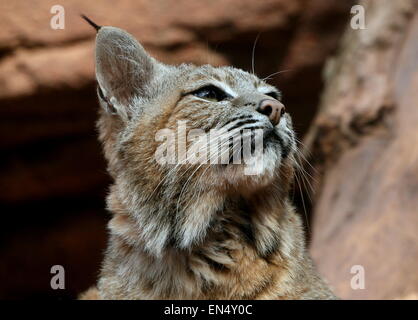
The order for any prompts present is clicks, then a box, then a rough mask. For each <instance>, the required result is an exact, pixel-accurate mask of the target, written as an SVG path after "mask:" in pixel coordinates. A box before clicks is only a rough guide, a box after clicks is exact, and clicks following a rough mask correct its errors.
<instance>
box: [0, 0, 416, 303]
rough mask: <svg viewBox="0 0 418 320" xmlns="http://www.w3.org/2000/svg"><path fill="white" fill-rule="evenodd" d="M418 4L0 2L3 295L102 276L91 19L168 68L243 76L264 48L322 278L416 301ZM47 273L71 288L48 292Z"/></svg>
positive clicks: (70, 292)
mask: <svg viewBox="0 0 418 320" xmlns="http://www.w3.org/2000/svg"><path fill="white" fill-rule="evenodd" d="M416 2H417V1H414V0H399V1H391V0H365V1H360V4H361V5H362V6H363V8H364V9H365V19H366V20H365V26H366V29H356V28H355V26H354V28H353V27H352V25H351V24H350V21H352V19H353V16H354V13H351V11H350V10H351V8H352V6H353V5H355V4H357V2H355V1H351V0H258V1H253V0H239V1H238V0H213V1H190V0H176V1H174V0H156V1H144V0H120V1H118V2H114V1H110V0H109V1H107V0H102V1H95V2H93V1H89V2H87V1H81V0H66V1H62V2H61V3H58V1H57V0H53V1H49V0H43V1H41V0H33V1H23V0H17V1H6V0H1V1H0V150H1V158H0V211H1V232H0V298H1V299H45V298H46V299H73V298H76V297H77V295H78V294H79V293H80V292H82V291H83V290H85V289H87V288H88V287H89V286H91V285H93V284H94V283H95V281H96V279H97V276H98V273H99V268H100V263H101V259H102V256H103V250H104V248H105V245H106V237H107V236H106V222H107V220H108V219H109V214H108V213H107V212H106V211H105V209H104V208H105V200H104V199H105V195H106V193H107V188H108V185H109V183H110V180H109V177H108V176H107V174H106V168H105V163H104V160H103V157H102V154H101V150H100V145H99V143H98V142H97V139H96V135H97V134H96V130H95V120H96V115H97V109H98V103H97V99H96V94H95V79H94V59H93V56H94V37H95V32H94V30H93V29H92V28H91V27H90V26H88V25H87V24H86V23H85V22H84V21H83V20H82V19H81V18H80V16H79V14H80V13H84V14H86V15H87V16H89V17H90V18H91V19H93V20H94V21H95V22H97V23H98V24H100V25H112V26H117V27H120V28H123V29H126V30H127V31H129V32H130V33H132V34H133V35H135V36H136V37H137V39H139V40H140V41H141V43H142V44H143V45H144V47H145V48H146V49H147V50H148V51H149V52H150V53H151V54H152V55H154V56H155V57H156V58H158V59H160V60H161V61H163V62H166V63H181V62H193V63H196V64H205V63H211V64H214V65H233V66H235V67H239V68H242V69H244V70H247V71H250V70H251V57H252V50H253V47H254V44H255V42H256V39H257V37H258V41H257V43H256V46H255V55H254V61H255V72H256V74H257V75H258V76H260V77H262V78H264V77H267V76H269V75H270V74H273V73H276V72H278V71H280V73H279V74H277V75H274V76H272V77H271V79H270V80H269V82H270V83H271V84H273V85H276V86H277V87H278V88H279V89H280V90H282V91H283V95H284V104H285V105H286V108H287V110H288V111H289V112H290V114H291V115H292V117H293V121H294V126H295V129H296V132H297V134H298V137H299V139H300V140H302V141H303V145H304V146H305V149H304V152H305V157H306V161H305V160H302V163H303V164H304V167H305V168H304V169H305V171H306V174H305V176H306V177H305V178H306V182H305V183H301V188H300V189H299V187H298V185H295V191H294V194H293V195H292V197H293V199H294V202H295V205H296V206H297V207H298V208H299V211H300V212H301V214H302V215H306V217H307V219H308V221H307V225H306V228H307V229H308V240H309V244H310V251H311V253H312V255H313V258H314V260H315V262H316V264H317V265H318V268H319V270H320V272H321V273H322V274H323V275H324V277H325V278H326V279H327V280H328V281H329V283H330V284H331V286H332V287H333V289H334V290H335V292H336V293H337V295H339V296H340V297H342V298H347V299H418V272H417V270H418V232H417V231H418V130H417V125H418V108H417V101H418V90H417V89H418V42H417V41H416V39H418V15H417V8H416ZM57 4H58V5H61V6H63V7H64V9H65V28H64V29H63V30H60V29H58V30H54V29H52V28H51V26H50V23H51V18H52V17H53V16H54V14H53V13H51V8H52V7H53V6H54V5H57ZM301 147H302V145H301ZM307 161H309V162H310V164H308V162H307ZM300 178H301V177H300ZM53 265H62V266H64V268H65V271H66V283H65V284H66V288H65V290H52V289H51V287H50V279H51V276H52V275H51V274H50V269H51V267H52V266H53ZM353 266H361V267H362V268H363V269H364V272H365V288H363V289H357V290H356V289H353V287H352V285H351V280H352V278H353V276H355V275H356V273H351V272H352V271H353V269H352V268H353ZM356 270H357V269H356Z"/></svg>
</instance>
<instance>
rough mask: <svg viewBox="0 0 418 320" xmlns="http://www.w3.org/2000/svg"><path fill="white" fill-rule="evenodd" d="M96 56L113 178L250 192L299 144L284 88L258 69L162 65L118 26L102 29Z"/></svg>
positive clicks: (103, 133) (104, 133) (102, 122)
mask: <svg viewBox="0 0 418 320" xmlns="http://www.w3.org/2000/svg"><path fill="white" fill-rule="evenodd" d="M96 59H97V66H96V72H97V80H98V84H99V87H98V93H99V98H100V99H99V100H100V103H101V105H102V106H103V110H104V111H103V112H102V119H101V120H100V122H99V128H100V131H101V138H102V140H103V141H104V144H105V152H106V156H107V157H108V160H109V162H110V163H109V164H110V171H111V172H113V173H114V174H116V175H117V174H118V173H119V174H125V175H127V174H128V175H134V176H141V177H142V178H143V179H144V181H147V183H149V185H150V186H152V185H154V186H155V187H156V183H157V182H158V183H161V184H162V185H164V184H184V183H186V180H187V179H186V180H184V178H188V179H189V181H187V183H189V184H190V185H194V186H196V183H197V184H199V185H200V186H206V187H208V186H211V187H215V188H219V189H222V190H224V191H229V190H234V192H236V190H237V189H240V188H241V189H242V190H248V191H251V189H253V188H258V187H261V186H263V185H265V184H267V183H269V182H270V181H271V180H272V179H273V178H274V176H275V174H276V171H277V170H278V169H279V168H280V166H281V165H283V163H284V161H285V160H286V159H287V158H289V156H290V155H291V153H292V150H293V149H294V144H295V141H294V134H293V130H292V125H291V119H290V116H289V115H288V114H287V113H285V112H284V106H283V105H282V104H281V103H280V101H279V100H280V92H279V91H278V90H277V89H276V88H274V87H272V86H271V85H268V84H267V83H265V82H264V81H262V80H260V79H259V78H257V77H256V76H255V75H253V74H249V73H247V72H244V71H242V70H239V69H235V68H232V67H218V68H215V67H212V66H209V65H205V66H200V67H196V66H193V65H180V66H168V65H164V64H162V63H160V62H157V61H156V60H155V59H153V58H152V57H150V56H149V55H148V54H147V53H146V52H145V51H144V49H143V48H142V46H141V45H140V44H139V43H138V42H137V41H136V40H135V39H133V38H132V37H131V36H130V35H129V34H127V33H126V32H124V31H122V30H120V29H117V28H113V27H104V28H102V29H101V30H100V31H99V33H98V35H97V49H96ZM181 126H183V128H180V127H181ZM234 137H235V139H237V140H234ZM245 156H247V158H245ZM192 160H193V161H192ZM117 172H118V173H117ZM168 175H169V177H168ZM162 179H164V181H163V182H161V180H162ZM191 182H193V183H191Z"/></svg>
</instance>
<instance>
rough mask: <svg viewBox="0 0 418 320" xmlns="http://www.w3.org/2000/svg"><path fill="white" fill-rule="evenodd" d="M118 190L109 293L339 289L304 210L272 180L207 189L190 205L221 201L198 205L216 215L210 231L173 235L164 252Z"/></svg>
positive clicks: (147, 295) (267, 294)
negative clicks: (312, 252)
mask: <svg viewBox="0 0 418 320" xmlns="http://www.w3.org/2000/svg"><path fill="white" fill-rule="evenodd" d="M116 190H117V188H115V187H114V188H113V192H112V193H111V196H110V197H109V199H108V202H109V207H110V208H111V210H112V212H113V214H114V216H113V218H112V219H111V221H110V222H109V229H110V233H111V235H110V241H109V246H108V250H107V253H106V259H105V261H104V265H103V269H102V275H101V279H100V281H99V291H100V295H101V296H102V297H103V298H105V299H300V298H303V297H305V296H307V295H312V294H313V292H316V291H318V290H319V292H321V294H322V295H324V296H329V297H331V296H332V293H330V291H329V290H328V289H327V288H326V286H325V285H324V284H323V282H322V281H321V280H320V279H319V278H318V277H317V275H316V273H315V272H314V270H313V268H312V264H311V261H310V259H309V257H308V256H307V253H306V249H305V245H304V242H305V240H304V233H303V230H302V223H301V221H300V218H299V216H298V215H297V214H295V212H294V211H293V208H292V207H291V206H290V205H289V203H288V200H287V197H286V196H281V197H279V195H280V193H279V192H280V190H278V189H275V188H274V187H273V186H269V187H268V188H266V189H264V190H262V192H260V193H258V194H254V195H246V196H232V195H227V196H225V195H221V194H218V195H216V194H215V193H213V192H209V193H207V195H206V198H203V199H197V200H196V201H195V202H194V203H193V204H192V206H191V207H192V208H195V209H194V210H202V208H201V205H200V207H199V202H200V203H201V202H202V201H208V199H209V198H211V201H212V202H216V203H213V204H212V206H207V207H206V209H207V210H209V211H210V210H212V211H210V212H199V214H206V215H208V216H211V219H210V221H209V223H208V225H207V229H208V230H207V231H206V233H204V235H203V236H202V237H201V238H200V239H199V241H198V242H197V243H193V244H189V243H187V241H186V243H183V247H181V246H182V243H179V242H178V240H177V239H176V238H175V236H174V235H173V236H172V237H171V239H170V240H169V241H167V244H166V246H165V247H164V249H162V250H161V252H160V253H159V254H157V255H156V254H155V253H153V252H149V250H147V248H146V246H145V245H144V234H143V232H145V231H146V230H143V229H141V226H140V224H139V221H138V220H137V219H136V218H135V215H132V213H131V212H129V211H128V210H127V209H126V208H125V207H124V205H123V204H122V202H121V199H120V197H119V195H118V193H117V191H116ZM260 191H261V190H260ZM214 199H216V200H215V201H214ZM174 202H175V201H173V203H172V205H171V206H170V205H169V206H167V208H173V207H175V205H174ZM211 208H212V209H211ZM148 209H149V208H148ZM191 210H193V209H191ZM194 213H196V212H194ZM139 214H140V213H139ZM164 215H165V216H168V215H173V212H164ZM191 216H195V215H191ZM188 223H189V224H188V225H190V223H192V222H191V221H189V222H188ZM196 223H197V224H198V223H199V222H196ZM191 225H192V226H193V223H192V224H191ZM195 227H201V226H199V225H198V226H195ZM172 228H174V229H175V228H176V227H175V225H172ZM161 241H162V240H161ZM185 244H189V246H187V247H184V245H185ZM316 294H318V293H316Z"/></svg>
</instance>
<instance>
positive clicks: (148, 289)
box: [81, 27, 335, 299]
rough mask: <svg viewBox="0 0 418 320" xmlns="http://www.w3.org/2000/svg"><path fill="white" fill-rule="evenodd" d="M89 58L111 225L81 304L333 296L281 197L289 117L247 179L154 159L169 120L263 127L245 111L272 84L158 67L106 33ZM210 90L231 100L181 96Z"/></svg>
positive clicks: (214, 71)
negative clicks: (243, 121)
mask: <svg viewBox="0 0 418 320" xmlns="http://www.w3.org/2000/svg"><path fill="white" fill-rule="evenodd" d="M96 60H97V65H96V73H97V79H98V84H99V88H100V89H99V90H102V96H103V97H102V98H101V99H100V103H101V105H102V107H103V108H102V109H101V111H100V119H99V121H98V128H99V133H100V140H101V141H102V143H103V148H104V153H105V157H106V158H107V160H108V169H109V173H110V174H111V176H112V178H113V179H114V183H113V185H112V187H111V188H110V193H109V196H108V199H107V204H108V210H109V211H110V212H111V213H112V214H113V217H112V219H111V220H110V222H109V232H110V238H109V243H108V248H107V251H106V254H105V259H104V262H103V267H102V271H101V275H100V279H99V281H98V287H97V288H98V289H97V291H95V290H94V289H90V290H89V291H88V292H87V293H85V294H84V295H83V296H82V297H81V298H83V299H96V298H99V297H100V298H101V299H333V298H335V296H334V295H333V294H332V292H331V291H330V290H329V288H328V287H327V286H326V284H325V283H324V282H323V281H322V280H321V279H320V277H319V276H318V274H317V272H316V271H315V269H314V267H313V264H312V261H311V259H310V258H309V255H308V253H307V250H306V247H305V236H304V232H303V227H302V223H301V219H300V217H299V215H298V214H296V213H295V212H294V210H293V207H292V205H291V204H290V202H289V199H288V192H289V188H290V186H291V184H292V182H293V174H294V172H293V167H294V165H295V161H294V155H293V154H294V151H295V138H294V133H293V130H292V127H291V120H290V116H289V115H288V114H286V115H285V116H284V117H283V118H282V119H281V120H280V123H279V124H278V125H277V126H276V127H274V128H273V129H272V130H274V131H275V133H276V134H277V136H278V137H279V138H278V139H279V140H280V139H281V142H280V143H279V142H277V141H276V142H274V143H273V142H272V144H271V145H269V146H268V147H266V148H267V150H266V151H265V161H266V166H265V168H264V170H263V171H262V173H261V174H258V175H245V174H244V173H243V165H239V164H228V165H226V166H222V165H211V164H204V165H201V166H198V165H191V164H180V165H177V166H176V165H167V166H162V165H161V164H158V163H157V162H156V161H155V159H154V155H155V152H156V150H157V148H158V147H159V146H160V144H161V142H158V141H156V139H155V137H156V134H157V132H158V130H161V129H165V128H169V129H173V130H175V129H176V126H177V124H178V122H177V121H178V120H188V122H187V125H188V127H187V130H188V131H187V132H190V130H191V129H197V128H202V129H205V130H209V129H211V128H215V127H219V126H222V125H225V123H226V122H227V121H228V120H231V119H232V120H233V119H234V118H237V117H239V116H241V117H244V116H246V117H252V119H255V120H254V121H257V124H259V125H262V126H268V125H270V126H271V124H270V123H269V121H268V119H267V117H265V116H264V115H262V114H259V113H257V112H256V111H255V108H256V106H257V103H258V102H259V101H260V100H261V99H265V98H266V97H268V96H266V93H267V91H269V90H270V91H271V90H274V91H275V90H276V89H275V88H273V87H271V86H269V85H268V84H267V83H265V82H264V81H262V80H260V79H258V78H257V77H256V76H255V75H252V74H249V73H246V72H244V71H242V70H239V69H234V68H231V67H222V68H214V67H212V66H202V67H196V66H192V65H181V66H167V65H163V64H161V63H159V62H157V61H155V60H154V59H153V58H151V57H149V56H148V55H147V54H146V52H145V51H144V50H143V48H142V47H141V46H140V44H139V43H137V42H136V40H134V39H133V38H132V37H131V36H130V35H129V34H127V33H126V32H124V31H122V30H120V29H117V28H112V27H104V28H101V29H100V31H99V32H98V35H97V46H96ZM208 83H209V84H216V85H217V86H221V87H222V88H224V89H225V90H229V91H231V95H232V97H231V99H229V100H226V101H220V102H214V101H207V100H205V99H199V98H196V97H195V96H194V95H193V94H188V93H189V92H191V91H193V90H196V89H197V88H199V87H201V86H204V85H206V84H208ZM266 90H267V91H266ZM111 111H112V112H111ZM234 121H235V122H236V123H237V122H238V121H239V120H234ZM243 126H245V125H243ZM285 149H288V152H287V153H286V152H285Z"/></svg>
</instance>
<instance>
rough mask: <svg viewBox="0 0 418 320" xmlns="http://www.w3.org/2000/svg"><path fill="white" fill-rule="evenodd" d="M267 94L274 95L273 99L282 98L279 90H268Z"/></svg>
mask: <svg viewBox="0 0 418 320" xmlns="http://www.w3.org/2000/svg"><path fill="white" fill-rule="evenodd" d="M266 95H267V96H270V97H272V98H273V99H276V100H280V98H281V97H282V95H281V94H280V93H279V92H277V91H272V92H268V93H266Z"/></svg>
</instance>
